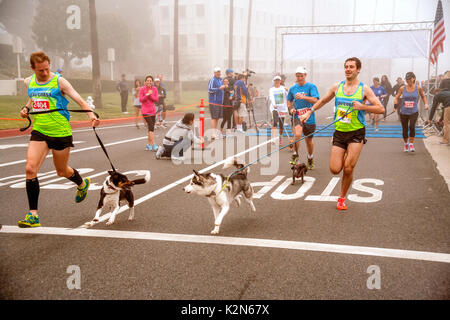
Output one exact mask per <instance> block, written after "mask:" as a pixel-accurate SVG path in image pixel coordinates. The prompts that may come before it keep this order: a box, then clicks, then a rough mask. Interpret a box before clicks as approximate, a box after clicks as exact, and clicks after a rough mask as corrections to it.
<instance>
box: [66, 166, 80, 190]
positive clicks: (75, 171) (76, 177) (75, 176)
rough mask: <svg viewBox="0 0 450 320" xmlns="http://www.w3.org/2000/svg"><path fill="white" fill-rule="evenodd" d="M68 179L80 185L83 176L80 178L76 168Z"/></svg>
mask: <svg viewBox="0 0 450 320" xmlns="http://www.w3.org/2000/svg"><path fill="white" fill-rule="evenodd" d="M67 179H69V180H70V181H72V182H73V183H75V184H76V185H77V186H79V185H82V184H83V178H81V176H80V174H79V172H78V171H77V169H73V175H72V176H71V177H70V178H67Z"/></svg>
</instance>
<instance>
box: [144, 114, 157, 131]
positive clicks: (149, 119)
mask: <svg viewBox="0 0 450 320" xmlns="http://www.w3.org/2000/svg"><path fill="white" fill-rule="evenodd" d="M143 116H144V119H145V122H147V127H148V131H151V132H153V131H155V122H156V116H155V115H153V116H149V115H145V114H144V115H143Z"/></svg>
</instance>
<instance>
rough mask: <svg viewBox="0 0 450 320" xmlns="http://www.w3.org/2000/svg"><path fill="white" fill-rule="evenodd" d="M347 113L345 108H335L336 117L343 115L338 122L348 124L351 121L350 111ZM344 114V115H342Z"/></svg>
mask: <svg viewBox="0 0 450 320" xmlns="http://www.w3.org/2000/svg"><path fill="white" fill-rule="evenodd" d="M346 113H347V109H339V108H338V109H337V113H336V117H337V119H339V118H341V117H343V118H342V119H341V120H339V122H342V123H347V124H350V123H351V122H352V113H351V112H350V113H348V114H346ZM344 115H345V116H344Z"/></svg>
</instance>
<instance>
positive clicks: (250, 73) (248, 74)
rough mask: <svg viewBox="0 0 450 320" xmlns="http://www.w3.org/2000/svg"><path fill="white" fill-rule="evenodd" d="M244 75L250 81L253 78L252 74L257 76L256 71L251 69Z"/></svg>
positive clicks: (243, 72)
mask: <svg viewBox="0 0 450 320" xmlns="http://www.w3.org/2000/svg"><path fill="white" fill-rule="evenodd" d="M242 74H243V75H244V77H245V79H248V78H250V77H251V76H252V74H256V72H255V71H252V70H250V69H247V70H244V71H242Z"/></svg>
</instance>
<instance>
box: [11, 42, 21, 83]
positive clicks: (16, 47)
mask: <svg viewBox="0 0 450 320" xmlns="http://www.w3.org/2000/svg"><path fill="white" fill-rule="evenodd" d="M12 45H13V47H12V49H13V53H16V54H17V79H22V76H21V74H20V55H21V54H22V53H23V46H22V39H21V38H20V37H17V36H16V37H14V38H13V43H12Z"/></svg>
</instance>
